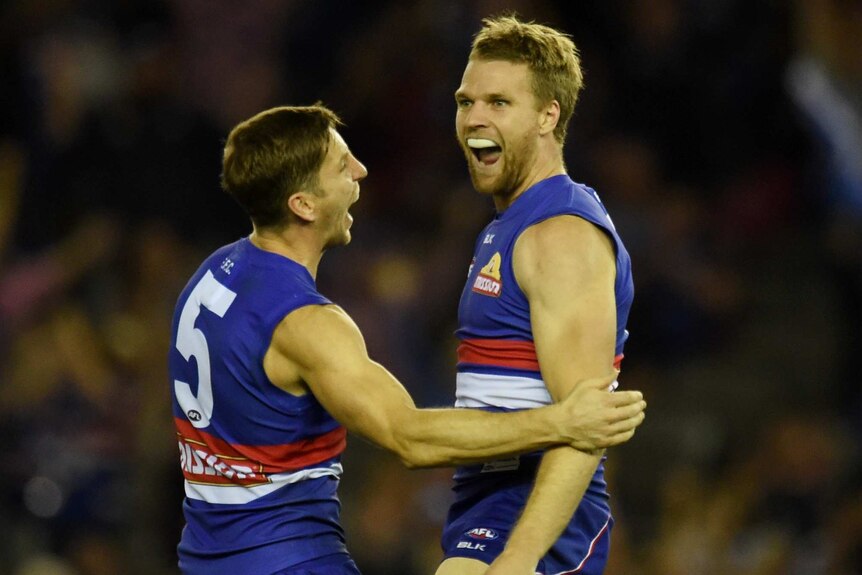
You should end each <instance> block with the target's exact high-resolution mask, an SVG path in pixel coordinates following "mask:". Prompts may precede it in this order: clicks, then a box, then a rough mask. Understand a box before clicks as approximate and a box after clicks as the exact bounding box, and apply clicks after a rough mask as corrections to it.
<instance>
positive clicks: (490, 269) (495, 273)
mask: <svg viewBox="0 0 862 575" xmlns="http://www.w3.org/2000/svg"><path fill="white" fill-rule="evenodd" d="M501 261H502V258H501V257H500V252H496V253H495V254H494V255H493V256H491V259H490V260H489V261H488V263H487V264H486V265H485V266H484V267H483V268H482V269H480V270H479V274H478V275H477V276H476V280H475V281H474V282H473V291H474V292H476V293H480V294H483V295H489V296H491V297H500V293H501V292H502V291H503V283H502V281H500V279H501V278H500V262H501Z"/></svg>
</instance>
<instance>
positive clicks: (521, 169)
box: [464, 138, 536, 197]
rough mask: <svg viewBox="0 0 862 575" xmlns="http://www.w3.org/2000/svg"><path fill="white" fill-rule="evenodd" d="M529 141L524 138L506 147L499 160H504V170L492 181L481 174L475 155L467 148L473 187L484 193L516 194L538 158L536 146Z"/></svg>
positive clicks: (465, 151)
mask: <svg viewBox="0 0 862 575" xmlns="http://www.w3.org/2000/svg"><path fill="white" fill-rule="evenodd" d="M527 142H528V138H524V140H523V141H521V142H520V145H513V146H507V147H506V148H505V150H504V151H503V154H502V156H501V157H500V160H498V161H502V162H503V172H502V173H501V174H499V175H498V176H496V177H495V178H493V179H492V180H490V181H488V179H487V178H482V176H481V175H480V174H479V171H478V169H477V167H476V164H475V156H474V155H473V153H472V152H471V151H470V149H469V148H466V149H465V150H464V153H465V154H466V155H467V169H468V171H469V172H470V180H471V181H472V182H473V188H474V189H475V190H476V191H477V192H479V193H480V194H482V195H490V196H500V197H506V196H510V195H512V194H514V193H515V191H516V190H517V189H518V188H519V187H520V186H521V185H522V184H523V183H524V181H525V180H526V179H527V175H528V174H529V171H530V166H532V164H533V162H534V161H535V158H536V146H530V145H529V144H528V143H527Z"/></svg>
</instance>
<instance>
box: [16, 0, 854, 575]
mask: <svg viewBox="0 0 862 575" xmlns="http://www.w3.org/2000/svg"><path fill="white" fill-rule="evenodd" d="M507 9H508V10H512V9H514V10H516V11H517V12H518V13H519V14H520V15H521V16H523V17H525V18H527V19H533V20H536V21H539V22H543V23H547V24H550V25H554V26H557V27H559V28H561V29H563V30H565V31H567V32H569V33H570V34H572V36H573V37H574V39H575V41H576V43H577V44H578V45H579V47H580V49H581V53H582V59H583V61H584V65H585V69H586V70H585V71H586V85H587V88H586V90H585V92H584V93H583V95H582V98H581V102H580V104H579V108H578V109H577V110H576V113H575V117H574V119H573V123H572V125H571V127H570V130H569V134H570V136H569V141H568V143H567V146H566V162H567V166H568V169H569V172H570V174H571V175H572V177H573V178H574V179H575V180H576V181H581V182H585V183H587V184H589V185H591V186H592V187H594V188H596V189H597V190H598V192H599V194H600V195H601V196H602V199H603V200H604V202H605V204H606V205H607V206H608V208H609V210H610V212H611V214H612V216H613V217H614V220H615V223H616V225H617V228H618V229H619V231H620V233H621V236H622V237H623V240H624V241H625V242H626V244H627V246H628V249H629V251H630V252H631V255H632V259H633V266H634V274H635V286H636V297H635V303H634V307H633V310H632V316H631V319H630V321H629V331H630V332H631V338H630V340H629V344H628V346H627V348H626V359H625V361H624V362H623V372H622V375H621V384H622V385H623V386H626V387H630V388H637V389H641V390H643V391H644V392H645V394H646V396H647V399H648V401H649V406H650V407H649V410H648V416H647V420H646V422H645V424H644V425H643V426H642V428H641V429H640V430H639V432H638V434H637V435H636V436H635V438H634V439H633V440H632V442H630V443H629V444H626V445H624V446H621V447H618V448H614V449H612V450H611V451H610V452H609V454H608V463H607V465H608V476H609V481H610V485H611V493H612V499H613V501H612V503H613V506H614V510H615V516H616V520H617V523H616V527H615V531H614V539H613V544H612V552H611V565H610V566H609V568H608V575H713V574H715V575H724V574H727V573H734V574H740V575H859V574H862V378H860V377H859V375H858V366H857V363H858V361H859V358H862V330H860V329H859V326H860V325H862V303H860V302H862V40H860V38H862V2H860V1H859V0H796V1H791V0H787V1H784V0H752V1H744V0H612V1H607V2H568V1H564V0H559V1H556V2H554V1H551V0H511V1H503V0H463V1H454V0H452V1H449V0H411V1H407V2H396V1H394V0H392V1H382V0H380V1H355V2H354V1H349V2H348V1H340V0H314V1H311V0H306V1H303V0H244V1H243V2H233V1H229V0H119V1H117V0H49V1H46V0H7V1H6V2H5V3H3V4H0V102H2V106H0V460H2V461H4V462H5V464H4V465H3V466H2V467H0V534H2V536H0V565H2V567H0V572H4V573H7V572H8V573H13V574H15V575H102V574H104V575H114V574H119V573H124V574H126V573H128V574H133V575H134V574H139V573H140V574H156V575H159V574H165V575H167V574H170V573H175V572H176V567H175V562H176V558H175V545H176V543H177V541H178V538H179V531H180V529H181V528H182V515H181V509H180V502H181V498H182V477H181V474H180V470H179V466H178V459H177V457H178V455H177V451H176V443H175V439H174V431H173V425H172V422H171V416H170V404H169V387H168V385H169V382H168V379H167V370H166V357H167V348H168V344H169V343H168V342H169V327H170V319H171V314H172V310H173V305H174V302H175V299H176V297H177V295H178V293H179V291H180V290H181V289H182V287H183V285H184V283H185V281H186V279H187V278H188V277H189V275H190V274H191V272H192V271H193V270H194V269H195V268H196V266H197V265H198V263H199V262H200V260H201V259H202V258H203V257H204V256H205V255H207V254H208V253H209V252H210V251H212V250H213V249H214V248H216V247H218V246H220V245H222V244H225V243H228V242H231V241H234V240H235V239H237V238H239V237H241V236H242V235H245V234H247V233H248V232H249V231H250V225H249V223H248V222H247V220H246V218H245V216H244V215H243V214H242V213H241V211H240V210H239V208H238V207H237V206H236V205H234V204H233V203H232V201H231V200H230V199H229V198H228V197H227V196H226V195H225V194H224V193H223V192H221V191H220V190H219V186H218V177H219V171H220V159H221V147H222V145H223V140H224V138H225V136H226V134H227V132H228V131H229V129H230V128H231V127H232V126H233V125H234V124H235V123H236V122H238V121H240V120H242V119H245V118H246V117H248V116H250V115H252V114H254V113H256V112H258V111H260V110H261V109H264V108H266V107H270V106H273V105H279V104H311V103H314V102H315V101H318V100H321V101H323V102H324V103H326V104H327V105H329V106H330V107H332V108H333V109H335V110H336V111H337V112H338V113H339V114H340V115H341V116H342V117H343V119H344V120H345V121H346V124H347V126H346V127H345V129H344V130H343V133H344V134H345V137H346V139H347V141H348V143H349V144H350V145H351V147H352V149H353V151H354V152H355V154H356V155H357V157H358V158H359V159H360V160H361V161H363V162H364V163H365V165H366V166H367V167H368V169H369V172H370V174H369V177H368V178H367V180H365V182H363V192H362V200H361V201H360V202H359V204H357V205H356V206H355V207H354V210H353V213H354V215H355V217H356V223H355V225H354V228H353V237H354V241H353V243H352V244H351V245H350V246H349V247H347V248H342V249H338V250H335V251H332V252H331V253H327V254H326V256H325V257H324V260H323V262H322V265H321V268H320V273H319V276H318V287H319V288H320V290H321V292H322V293H324V294H325V295H327V296H328V297H330V298H331V299H332V300H334V301H336V302H338V303H339V304H341V305H342V306H343V307H344V308H345V309H346V310H347V312H348V313H350V314H351V315H352V316H353V317H354V318H355V319H356V321H357V323H358V324H359V326H360V328H361V329H362V331H363V332H364V334H365V336H366V339H367V341H368V346H369V350H370V352H371V355H372V356H373V357H374V358H375V359H377V360H378V361H381V362H382V363H383V364H384V365H386V366H388V367H389V368H390V369H391V370H392V371H393V372H394V373H395V374H396V375H397V376H398V377H399V378H400V379H401V380H402V381H403V382H404V384H405V385H406V387H407V388H408V389H409V390H410V392H411V393H412V394H413V396H414V397H415V398H416V399H417V402H418V403H419V404H421V405H425V406H435V405H436V406H439V405H447V404H451V402H452V398H453V391H454V363H455V355H454V349H455V345H456V343H455V339H454V336H453V331H454V327H455V311H456V306H457V299H458V296H459V293H460V290H461V287H462V281H463V278H464V277H465V274H466V270H467V266H468V265H469V257H470V254H471V251H472V245H473V241H474V238H475V235H476V234H477V233H478V231H479V230H480V229H481V228H482V226H483V225H484V224H485V223H486V221H487V220H488V219H489V217H490V216H491V214H492V205H491V204H490V203H489V202H488V201H486V200H485V199H483V198H480V197H478V195H477V194H475V193H474V192H473V191H472V189H471V187H470V182H469V178H468V176H467V172H466V166H465V162H464V159H463V158H462V157H461V155H460V152H459V150H458V148H457V146H456V144H455V142H454V137H453V134H454V129H453V127H454V112H455V109H454V100H453V96H452V94H453V92H454V90H455V89H456V88H457V86H458V84H459V82H460V75H461V71H462V69H463V66H464V63H465V61H466V56H467V54H468V52H469V43H470V40H471V36H472V34H473V33H474V32H475V31H476V30H478V28H479V26H480V20H481V18H482V17H483V16H486V15H490V14H495V13H499V12H501V11H503V10H507ZM345 385H349V382H345ZM345 468H346V475H345V478H344V481H343V508H344V513H345V523H346V527H347V531H348V545H349V547H350V548H351V549H352V551H353V553H354V555H355V558H356V560H357V563H358V564H359V566H360V568H361V569H362V570H363V572H364V573H366V574H367V575H414V574H415V575H421V574H427V573H432V572H433V569H434V566H435V564H436V562H437V561H439V558H440V551H439V546H438V544H437V535H438V533H439V530H440V526H441V524H442V520H443V515H442V514H443V513H445V509H446V506H447V502H448V501H449V479H450V476H451V470H445V469H444V470H433V471H432V470H429V471H407V470H405V469H403V468H402V467H401V466H400V465H399V464H398V463H397V461H396V460H395V459H394V458H392V457H391V456H389V455H388V454H386V453H384V452H383V451H381V450H379V449H377V448H375V447H373V446H370V445H368V444H366V443H365V442H363V440H361V439H359V438H356V437H354V438H352V439H351V440H350V443H349V447H348V452H347V454H346V456H345Z"/></svg>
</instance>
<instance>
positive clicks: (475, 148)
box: [467, 138, 503, 166]
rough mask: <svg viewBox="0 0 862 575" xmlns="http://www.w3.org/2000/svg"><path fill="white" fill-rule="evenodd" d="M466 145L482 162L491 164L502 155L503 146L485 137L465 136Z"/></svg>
mask: <svg viewBox="0 0 862 575" xmlns="http://www.w3.org/2000/svg"><path fill="white" fill-rule="evenodd" d="M467 147H469V148H470V151H471V152H473V155H474V156H476V159H477V160H479V161H480V162H481V163H482V164H484V165H486V166H491V165H493V164H495V163H496V162H497V160H499V159H500V156H502V155H503V148H502V147H500V145H499V144H498V143H497V142H495V141H494V140H489V139H487V138H467Z"/></svg>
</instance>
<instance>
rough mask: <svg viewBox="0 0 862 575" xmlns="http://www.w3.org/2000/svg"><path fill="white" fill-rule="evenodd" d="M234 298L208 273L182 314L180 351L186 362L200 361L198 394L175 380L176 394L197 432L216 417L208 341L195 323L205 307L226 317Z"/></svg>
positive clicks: (184, 383) (178, 340) (179, 333)
mask: <svg viewBox="0 0 862 575" xmlns="http://www.w3.org/2000/svg"><path fill="white" fill-rule="evenodd" d="M234 298H236V293H235V292H232V291H231V290H229V289H228V288H226V287H225V286H223V285H222V284H220V283H219V282H218V280H217V279H215V277H214V276H213V274H212V272H210V271H207V273H206V275H205V276H204V277H203V278H201V281H199V282H198V284H197V285H196V286H195V287H194V289H193V290H192V293H191V294H189V299H188V300H186V304H185V305H184V306H183V311H182V313H181V314H180V323H179V326H178V327H177V350H179V352H180V353H181V354H182V356H183V357H184V358H185V360H186V361H191V358H192V357H194V358H195V359H196V360H197V366H198V393H197V395H195V394H194V393H193V392H192V388H191V386H190V385H189V384H188V383H186V382H184V381H180V380H178V379H175V380H174V394H175V395H176V397H177V403H179V404H180V407H181V408H182V409H183V411H184V412H185V414H186V417H188V418H189V421H191V423H192V425H193V426H194V427H197V428H204V427H207V426H208V425H209V424H210V417H212V414H213V387H212V378H211V376H210V351H209V347H208V346H207V338H206V336H204V332H202V331H201V330H200V329H198V328H196V327H195V320H197V318H198V315H200V313H201V306H204V307H205V308H207V309H208V310H210V311H211V312H213V313H214V314H216V315H217V316H219V317H224V314H225V312H227V309H228V308H229V307H230V305H231V304H232V303H233V300H234Z"/></svg>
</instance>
